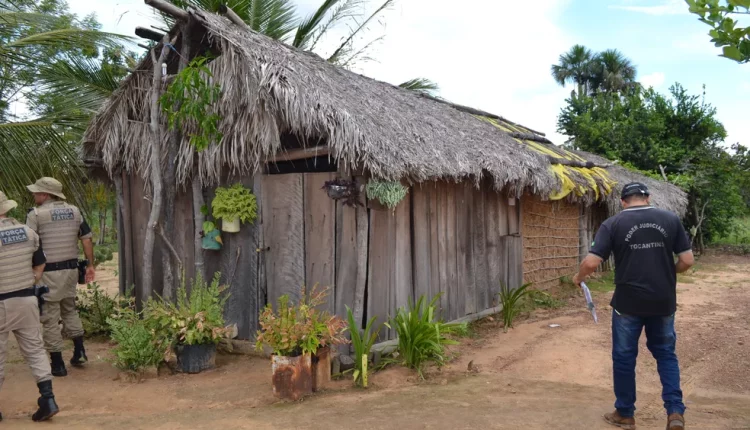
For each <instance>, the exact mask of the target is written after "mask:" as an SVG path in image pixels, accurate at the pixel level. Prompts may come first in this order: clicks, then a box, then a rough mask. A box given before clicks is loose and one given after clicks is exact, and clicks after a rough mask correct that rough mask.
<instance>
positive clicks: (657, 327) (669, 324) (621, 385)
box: [612, 311, 685, 417]
mask: <svg viewBox="0 0 750 430" xmlns="http://www.w3.org/2000/svg"><path fill="white" fill-rule="evenodd" d="M644 327H645V328H646V340H647V342H646V345H647V346H648V349H649V351H651V354H652V355H653V356H654V358H655V359H656V366H657V369H658V371H659V378H660V379H661V385H662V394H661V397H662V400H664V408H665V409H666V410H667V415H669V414H673V413H678V414H684V413H685V405H684V404H683V403H682V390H681V389H680V366H679V363H678V362H677V354H675V345H676V343H677V333H675V330H674V315H672V316H668V317H637V316H632V315H625V314H618V313H617V311H613V312H612V364H613V370H614V379H615V397H617V401H616V402H615V408H617V411H618V412H619V413H620V415H621V416H623V417H632V416H633V415H634V414H635V361H636V358H637V357H638V339H640V337H641V332H642V331H643V328H644Z"/></svg>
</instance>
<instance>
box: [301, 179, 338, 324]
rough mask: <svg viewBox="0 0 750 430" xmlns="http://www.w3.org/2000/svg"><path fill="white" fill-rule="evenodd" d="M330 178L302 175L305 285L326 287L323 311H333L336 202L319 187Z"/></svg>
mask: <svg viewBox="0 0 750 430" xmlns="http://www.w3.org/2000/svg"><path fill="white" fill-rule="evenodd" d="M331 179H333V174H332V173H305V174H304V216H305V284H306V285H307V287H308V288H312V287H313V285H315V284H318V286H319V288H325V287H329V290H328V302H327V303H326V306H325V307H324V309H325V310H327V311H329V312H331V313H333V312H335V308H336V285H335V282H334V281H335V279H334V269H335V267H334V263H335V243H334V241H335V235H336V212H335V211H336V202H335V201H334V200H333V199H331V198H330V197H328V195H327V194H326V192H325V190H324V189H323V184H325V182H326V181H329V180H331Z"/></svg>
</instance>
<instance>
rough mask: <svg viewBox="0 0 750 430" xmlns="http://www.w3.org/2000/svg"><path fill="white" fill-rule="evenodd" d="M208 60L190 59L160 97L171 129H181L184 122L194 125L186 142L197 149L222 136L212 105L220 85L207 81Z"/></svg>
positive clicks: (208, 71) (217, 140) (209, 74)
mask: <svg viewBox="0 0 750 430" xmlns="http://www.w3.org/2000/svg"><path fill="white" fill-rule="evenodd" d="M208 61H209V58H208V57H196V58H195V59H193V61H191V62H190V64H188V66H187V67H185V68H184V69H183V70H182V71H181V72H180V73H179V74H177V76H175V78H174V81H173V82H172V83H171V84H170V85H169V87H168V88H167V91H166V92H165V93H164V95H162V96H161V99H160V103H161V106H162V109H163V110H164V112H165V113H166V114H167V117H168V118H169V127H170V128H171V129H173V130H174V129H178V130H184V128H185V126H186V125H187V126H190V127H194V128H195V130H196V132H195V133H194V134H191V135H190V144H191V145H193V146H194V147H195V149H196V150H198V151H203V150H204V149H206V148H208V146H209V145H210V144H211V142H219V141H221V138H222V137H223V136H222V134H221V133H220V132H219V121H220V119H221V118H220V117H219V115H218V114H217V113H216V112H215V111H216V109H215V108H214V105H215V104H216V103H217V102H218V101H219V99H220V98H221V87H220V86H219V85H218V84H215V83H212V82H211V81H212V79H213V75H212V74H211V71H210V70H209V69H208V66H207V63H208Z"/></svg>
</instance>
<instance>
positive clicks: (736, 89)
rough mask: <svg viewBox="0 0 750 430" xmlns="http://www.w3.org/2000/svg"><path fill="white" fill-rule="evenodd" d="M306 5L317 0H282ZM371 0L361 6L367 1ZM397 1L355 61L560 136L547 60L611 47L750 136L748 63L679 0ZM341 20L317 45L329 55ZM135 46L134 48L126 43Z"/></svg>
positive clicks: (129, 10)
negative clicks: (702, 100)
mask: <svg viewBox="0 0 750 430" xmlns="http://www.w3.org/2000/svg"><path fill="white" fill-rule="evenodd" d="M293 2H294V3H296V4H297V5H298V8H299V12H300V14H301V15H303V16H304V15H307V14H309V13H311V12H312V11H314V9H315V8H316V7H317V6H319V5H320V3H321V2H322V0H293ZM68 3H69V5H70V8H71V11H72V12H75V13H77V14H79V15H86V14H88V13H91V12H93V13H96V15H97V18H98V19H99V21H100V22H101V23H102V25H103V30H105V31H112V32H117V33H123V34H128V35H132V34H133V31H134V29H135V27H136V26H148V25H151V24H156V25H158V21H156V20H155V19H154V18H153V13H152V9H151V8H150V7H148V6H146V5H144V3H143V0H68ZM375 3H376V2H375V0H371V3H370V7H375V6H377V5H376V4H375ZM458 4H459V2H456V1H448V0H396V2H395V4H394V6H393V7H391V8H390V9H389V10H388V11H386V12H385V13H384V15H383V16H382V18H381V19H380V20H379V21H378V22H376V23H375V25H373V26H372V27H371V30H370V32H369V33H368V34H366V35H365V37H366V38H369V40H372V39H375V38H378V37H379V36H384V37H383V39H382V40H380V41H379V42H378V43H376V44H375V45H374V46H373V48H372V50H370V51H369V56H370V57H372V58H373V60H372V61H368V62H363V63H359V64H357V65H356V67H355V71H357V72H358V73H362V74H364V75H366V76H369V77H371V78H374V79H378V80H381V81H386V82H390V83H393V84H399V83H401V82H404V81H406V80H408V79H411V78H415V77H425V78H429V79H431V80H433V81H435V82H437V83H438V85H439V86H440V92H439V95H440V96H441V97H443V98H445V99H447V100H450V101H452V102H454V103H459V104H463V105H468V106H472V107H475V108H478V109H482V110H485V111H488V112H491V113H494V114H497V115H500V116H503V117H505V118H507V119H509V120H511V121H514V122H517V123H520V124H522V125H524V126H526V127H530V128H532V129H534V130H538V131H541V132H544V133H546V134H547V136H549V137H550V139H551V140H552V141H553V142H555V143H557V144H562V143H564V142H565V140H566V139H565V137H564V136H561V135H560V134H559V133H557V131H556V129H557V116H558V114H559V112H560V109H561V108H562V107H563V106H564V105H565V98H566V97H569V96H570V92H571V90H572V87H570V86H568V87H567V88H562V87H560V86H559V85H557V84H556V83H555V81H554V80H553V79H552V77H551V75H550V66H551V65H552V64H556V63H557V62H558V58H559V56H560V54H561V53H563V52H565V51H566V50H568V49H569V48H570V47H571V46H573V45H574V44H582V45H585V46H587V47H588V48H590V49H592V50H594V51H602V50H605V49H611V48H616V49H619V50H620V51H622V52H623V53H624V54H625V55H626V56H628V57H629V58H630V59H631V60H632V61H633V62H634V63H635V64H636V66H637V68H638V80H639V81H640V82H642V83H643V84H646V85H647V86H653V87H654V88H655V89H656V90H657V91H659V92H663V93H666V92H668V90H669V87H670V86H671V85H673V84H674V83H676V82H679V83H681V84H682V85H683V86H685V87H686V88H687V89H688V91H689V92H690V93H691V94H701V93H702V91H703V89H702V87H703V85H705V86H706V101H707V102H708V103H710V104H712V105H713V106H714V107H715V108H716V109H717V111H718V118H719V120H720V121H722V122H723V124H724V126H725V127H726V129H727V132H728V134H729V137H728V138H727V141H726V143H727V146H729V145H731V144H733V143H736V142H740V143H743V144H744V145H746V146H750V121H748V118H749V117H750V115H748V112H749V111H750V64H748V65H739V64H737V63H735V62H733V61H731V60H728V59H725V58H722V57H719V56H718V54H719V53H720V51H719V49H718V48H715V47H714V46H713V44H712V43H711V42H710V37H709V36H708V30H709V27H708V26H707V25H705V24H702V23H700V22H699V21H698V19H697V18H696V17H695V15H691V14H689V13H688V11H687V5H686V4H685V2H684V0H535V1H533V2H531V1H524V2H521V1H517V0H462V1H461V2H460V7H458V6H457V5H458ZM345 32H346V29H344V28H342V29H339V31H337V32H333V33H332V34H331V35H330V37H329V38H328V39H327V40H325V41H323V43H322V45H321V47H320V48H321V51H322V53H325V52H326V50H328V52H329V53H330V51H331V50H332V49H333V46H335V44H336V43H337V42H338V41H340V38H341V37H342V35H343V34H344V33H345ZM136 49H138V48H136Z"/></svg>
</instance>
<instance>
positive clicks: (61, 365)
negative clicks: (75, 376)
mask: <svg viewBox="0 0 750 430" xmlns="http://www.w3.org/2000/svg"><path fill="white" fill-rule="evenodd" d="M49 356H50V358H51V359H52V363H50V366H52V375H53V376H57V377H60V376H68V370H67V369H66V368H65V361H64V360H63V358H62V352H50V353H49Z"/></svg>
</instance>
